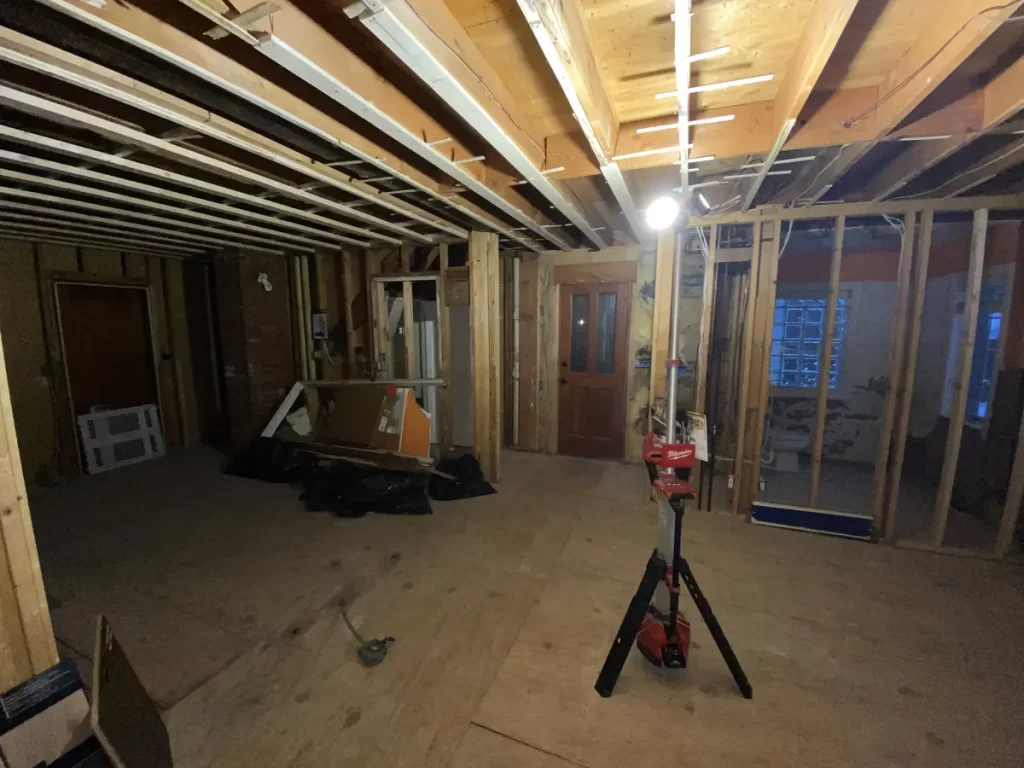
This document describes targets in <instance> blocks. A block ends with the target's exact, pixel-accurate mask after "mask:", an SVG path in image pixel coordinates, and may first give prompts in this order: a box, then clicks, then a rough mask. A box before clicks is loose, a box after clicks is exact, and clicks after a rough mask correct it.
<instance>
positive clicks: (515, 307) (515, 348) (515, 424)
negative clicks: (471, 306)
mask: <svg viewBox="0 0 1024 768" xmlns="http://www.w3.org/2000/svg"><path fill="white" fill-rule="evenodd" d="M520 263H521V258H520V257H519V256H518V255H516V256H515V257H513V259H512V445H514V446H518V445H519V380H520V375H521V374H520V372H521V370H522V368H521V367H520V365H519V298H520V297H519V271H520V270H519V265H520Z"/></svg>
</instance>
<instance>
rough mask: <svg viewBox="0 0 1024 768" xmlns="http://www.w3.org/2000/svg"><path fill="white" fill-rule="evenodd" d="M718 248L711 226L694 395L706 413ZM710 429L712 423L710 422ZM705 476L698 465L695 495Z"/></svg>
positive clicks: (699, 410)
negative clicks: (716, 251) (716, 252)
mask: <svg viewBox="0 0 1024 768" xmlns="http://www.w3.org/2000/svg"><path fill="white" fill-rule="evenodd" d="M717 246H718V225H717V224H712V225H711V242H710V243H709V247H708V256H707V258H706V259H705V260H704V288H703V290H702V292H701V305H700V344H699V346H698V348H697V382H696V392H695V393H694V410H696V411H697V413H705V411H706V410H707V404H708V392H707V384H708V363H709V361H710V360H711V342H712V336H711V331H712V330H713V326H714V317H715V292H716V290H717V288H718V264H717V263H716V261H715V250H716V248H717ZM708 425H709V426H708V428H709V429H710V421H708ZM703 476H704V465H703V464H702V463H698V464H697V472H696V473H695V480H696V483H695V485H694V488H695V490H694V493H696V494H698V496H699V494H700V483H701V480H702V479H703Z"/></svg>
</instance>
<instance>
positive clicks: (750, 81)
mask: <svg viewBox="0 0 1024 768" xmlns="http://www.w3.org/2000/svg"><path fill="white" fill-rule="evenodd" d="M774 77H775V75H755V76H754V77H741V78H740V79H739V80H725V81H723V82H721V83H708V84H707V85H694V86H691V87H690V88H689V90H688V91H687V92H688V93H703V92H705V91H720V90H723V89H724V88H735V87H737V86H740V85H754V84H755V83H767V82H768V81H769V80H771V79H772V78H774ZM673 96H674V97H677V98H678V96H679V91H665V92H664V93H656V94H654V98H656V99H668V98H672V97H673Z"/></svg>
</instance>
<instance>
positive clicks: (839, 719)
mask: <svg viewBox="0 0 1024 768" xmlns="http://www.w3.org/2000/svg"><path fill="white" fill-rule="evenodd" d="M503 461H504V465H505V478H504V480H503V482H502V484H501V486H500V493H499V494H498V495H497V496H491V497H487V498H481V499H476V500H470V501H463V502H453V503H447V504H436V505H435V514H434V515H433V516H431V517H425V518H388V517H383V516H370V517H367V518H365V519H362V520H337V519H334V518H331V517H329V516H324V515H314V514H309V513H305V512H303V511H302V510H301V509H300V507H299V504H298V502H297V501H296V500H295V492H294V491H291V490H290V489H287V488H281V487H275V486H267V485H263V484H260V483H254V482H249V481H243V480H239V479H237V478H229V477H223V476H221V475H218V474H217V473H216V472H215V468H214V465H213V461H212V456H211V455H209V454H205V453H202V452H199V453H190V454H186V455H183V456H177V457H171V458H169V459H168V460H167V461H165V462H162V463H160V464H158V463H154V464H153V465H150V466H147V467H137V468H135V469H131V470H125V471H123V472H121V473H118V476H115V475H113V474H112V475H110V476H109V477H107V478H96V479H95V480H92V481H82V482H81V483H79V484H76V485H77V487H73V488H71V489H68V490H64V491H60V492H48V493H47V494H44V496H45V498H43V499H39V500H37V499H33V502H34V503H35V508H34V509H35V511H36V516H37V519H38V520H39V522H37V533H39V539H40V551H41V555H42V559H43V571H44V577H45V578H46V579H47V587H48V590H49V591H51V592H53V593H54V596H55V597H57V598H58V600H61V602H62V605H61V606H60V607H57V608H56V609H55V611H54V623H55V625H56V626H57V628H58V629H57V631H58V634H63V635H65V636H68V635H69V634H70V635H74V634H75V633H76V632H81V630H80V629H76V627H78V626H79V625H80V624H82V623H83V622H84V619H83V618H76V617H80V616H85V615H87V614H88V613H89V611H91V610H98V609H102V610H107V611H109V612H110V613H111V616H112V620H113V621H114V628H115V631H118V632H119V633H122V632H123V633H124V634H126V635H127V637H126V638H125V640H126V642H125V645H126V646H127V650H128V652H129V654H130V655H131V657H132V659H133V661H134V662H135V663H136V666H138V667H139V668H140V674H141V675H142V677H143V682H144V683H146V685H147V686H148V687H149V688H150V690H151V691H152V692H154V693H160V692H162V695H163V700H164V703H165V705H167V706H170V709H169V710H168V711H167V712H166V715H165V716H166V721H167V723H168V727H169V729H170V731H171V735H172V740H173V744H174V749H175V755H176V765H177V766H178V768H193V767H195V768H198V767H200V766H211V767H212V766H218V767H220V766H243V765H245V766H248V765H273V766H289V767H290V768H306V767H307V766H308V767H309V768H312V767H313V766H317V767H318V768H322V766H353V768H354V767H356V766H358V767H359V768H371V767H372V766H410V767H411V766H417V767H421V766H438V767H441V766H451V767H452V768H568V767H569V766H585V767H586V768H613V767H614V768H623V767H624V766H632V765H645V766H665V767H666V768H667V767H668V766H679V765H690V766H752V765H757V766H794V765H802V766H881V765H899V766H904V765H920V766H929V767H932V766H947V765H948V766H954V765H955V766H965V765H969V766H1003V765H1005V766H1011V765H1012V766H1018V765H1020V756H1021V754H1024V730H1022V729H1021V727H1020V724H1021V716H1022V712H1024V709H1022V704H1021V701H1022V700H1021V691H1022V690H1024V665H1022V664H1021V663H1020V659H1021V658H1022V655H1024V570H1022V569H1021V568H1020V567H1019V566H1017V565H1012V564H1006V563H995V562H985V561H980V560H974V559H959V558H953V557H948V556H941V555H930V554H925V553H918V552H910V551H904V550H895V549H891V548H888V547H883V546H877V545H870V544H863V543H858V542H851V541H845V540H838V539H829V538H825V537H820V536H814V535H809V534H801V533H794V532H788V531H782V530H776V529H767V528H761V527H756V526H751V525H746V524H744V523H742V522H740V521H737V520H734V519H732V518H731V517H729V516H726V515H722V514H717V513H707V512H702V513H693V514H691V515H690V516H689V517H688V519H687V520H686V523H685V543H684V546H685V551H686V553H687V554H688V556H689V558H690V561H691V564H692V566H693V569H694V571H695V574H696V576H697V578H698V579H699V580H700V582H701V586H702V587H703V588H704V591H705V593H706V594H707V596H708V598H709V599H710V600H711V602H712V604H713V605H714V607H715V609H716V611H717V613H718V616H719V619H720V620H721V622H722V624H723V626H724V628H725V630H726V632H727V633H728V634H729V637H730V639H731V640H732V642H733V645H734V647H735V649H736V651H737V654H738V655H739V657H740V660H741V661H742V662H743V664H744V665H745V667H746V669H747V673H748V675H749V677H750V678H751V681H752V682H753V685H754V699H753V700H752V701H746V700H744V699H742V698H741V697H740V696H739V694H738V693H737V692H736V690H735V688H734V686H733V684H732V680H731V678H730V676H729V673H728V671H727V669H726V667H725V665H724V663H723V662H722V660H721V658H720V657H719V655H718V653H717V651H716V649H715V647H714V644H713V642H712V641H711V639H710V637H709V635H708V633H707V631H706V629H705V628H704V627H703V625H701V624H700V622H699V618H698V616H697V614H696V611H695V610H693V609H692V606H691V605H690V603H689V600H688V599H686V600H685V601H684V603H685V605H686V606H687V608H688V612H689V613H690V614H691V619H692V620H694V644H693V650H692V656H691V666H690V669H688V670H686V671H685V672H681V673H680V672H676V673H668V674H667V673H660V674H659V673H658V672H657V671H656V670H654V669H653V668H651V667H650V666H648V665H647V664H645V663H644V662H643V661H642V659H641V658H640V657H639V655H638V654H636V653H634V654H632V655H631V656H630V659H629V661H628V662H627V665H626V668H625V671H624V672H623V675H622V678H621V680H620V682H619V686H618V688H617V690H616V692H615V694H614V695H613V696H612V697H611V698H610V699H607V700H605V699H601V698H599V697H598V696H597V694H596V693H595V692H594V691H593V683H594V679H595V677H596V674H597V670H598V669H599V667H600V665H601V663H602V661H603V659H604V654H605V652H606V651H607V648H608V645H609V643H610V640H611V638H612V636H613V634H614V632H615V629H616V627H617V625H618V622H619V620H620V619H621V614H622V611H623V609H624V607H625V605H626V603H627V602H628V600H629V598H630V596H631V595H632V593H633V590H634V589H635V586H636V582H637V581H638V579H639V576H640V572H641V570H642V568H643V565H644V562H645V560H646V557H647V555H648V554H649V552H650V549H651V547H652V546H653V542H654V539H655V526H656V520H655V510H654V506H653V505H652V504H650V503H649V502H648V501H647V500H646V483H645V476H644V473H643V471H642V470H641V469H639V468H637V467H630V466H623V465H617V464H610V463H600V462H593V461H585V460H576V459H569V458H551V457H542V456H535V455H529V454H520V453H509V452H506V453H505V455H504V457H503ZM61 520H63V521H64V522H65V523H66V524H70V525H71V531H70V532H68V531H67V530H66V529H65V530H64V533H63V535H62V534H61V526H60V521H61ZM121 527H124V528H125V529H126V530H125V531H124V532H122V533H121V535H120V536H119V537H115V538H114V539H113V541H112V542H108V543H106V544H104V545H102V546H101V545H100V541H99V539H98V536H99V531H101V530H102V529H104V528H108V529H116V530H119V529H120V528H121ZM339 598H341V599H346V600H347V601H348V602H349V604H350V611H351V614H352V616H353V617H354V618H355V620H356V621H357V623H359V624H360V625H361V627H362V628H363V630H364V631H365V632H367V633H368V634H370V635H383V634H391V635H394V636H395V637H396V638H397V642H396V643H395V645H394V646H393V647H392V649H391V652H390V654H389V656H388V659H387V660H386V661H385V662H384V663H383V664H382V665H381V666H380V667H377V668H375V669H370V670H367V669H364V668H362V667H360V666H359V665H358V664H357V663H356V657H355V645H354V643H353V641H352V638H351V636H350V635H349V633H348V630H347V629H346V628H345V626H344V624H343V622H342V621H341V617H340V615H339V611H338V608H337V602H338V600H339ZM69 614H70V615H69ZM86 623H87V622H86ZM152 626H155V627H156V629H155V630H154V629H149V630H147V627H152ZM72 642H78V641H75V640H72ZM66 644H67V641H65V646H66ZM65 646H62V647H65ZM181 681H189V682H187V683H186V682H181Z"/></svg>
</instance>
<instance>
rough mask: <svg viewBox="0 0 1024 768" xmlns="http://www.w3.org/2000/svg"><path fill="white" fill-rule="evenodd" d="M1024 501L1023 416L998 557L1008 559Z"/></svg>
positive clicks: (997, 545) (999, 536) (1018, 431)
mask: <svg viewBox="0 0 1024 768" xmlns="http://www.w3.org/2000/svg"><path fill="white" fill-rule="evenodd" d="M1022 500H1024V414H1022V415H1021V419H1020V428H1019V429H1018V430H1017V450H1016V452H1015V453H1014V455H1013V471H1012V472H1011V473H1010V487H1009V490H1008V491H1007V492H1006V504H1005V505H1004V506H1003V517H1002V519H1001V520H1000V521H999V533H998V534H997V536H996V550H995V555H996V557H1006V555H1007V553H1008V552H1009V551H1010V544H1012V543H1013V534H1014V532H1015V531H1016V530H1017V521H1018V520H1019V519H1020V505H1021V501H1022Z"/></svg>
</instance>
